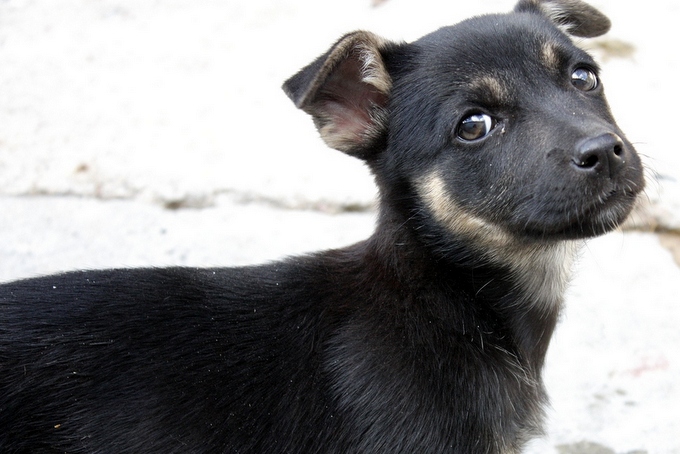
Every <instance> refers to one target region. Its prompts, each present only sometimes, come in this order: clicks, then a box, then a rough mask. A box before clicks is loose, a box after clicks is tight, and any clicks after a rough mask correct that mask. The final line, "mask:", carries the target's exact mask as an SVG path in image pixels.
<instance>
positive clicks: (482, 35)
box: [415, 13, 589, 95]
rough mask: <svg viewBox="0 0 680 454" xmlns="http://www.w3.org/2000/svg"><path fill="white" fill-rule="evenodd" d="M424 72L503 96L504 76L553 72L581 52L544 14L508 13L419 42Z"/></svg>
mask: <svg viewBox="0 0 680 454" xmlns="http://www.w3.org/2000/svg"><path fill="white" fill-rule="evenodd" d="M415 44H416V45H417V46H418V47H419V48H420V51H421V56H422V57H423V59H424V62H425V65H424V66H425V67H427V68H430V69H431V70H435V71H436V70H437V69H439V70H444V71H446V72H447V73H448V74H449V77H450V78H452V79H458V82H460V83H462V84H468V83H473V84H475V85H477V86H479V87H482V86H483V87H484V88H486V89H492V91H494V92H496V93H498V94H499V95H501V94H502V90H501V89H502V87H501V84H500V80H501V78H499V77H496V76H498V75H502V74H515V75H516V73H517V72H518V71H521V72H523V73H531V74H534V75H538V74H539V73H540V72H544V73H546V74H552V73H555V72H557V71H558V70H559V68H561V67H562V66H563V65H564V64H565V62H566V61H567V60H569V59H570V58H572V56H574V55H579V56H580V55H581V54H582V55H583V58H589V57H587V54H585V53H584V52H582V51H581V50H580V49H578V48H577V47H576V46H575V45H574V44H573V43H572V41H571V39H570V38H569V37H568V36H566V35H565V34H564V33H563V32H562V31H560V30H559V29H558V28H557V27H556V26H555V25H554V24H553V23H552V22H551V21H550V20H548V19H547V18H546V17H544V16H542V15H540V14H534V13H509V14H496V15H486V16H478V17H473V18H471V19H468V20H465V21H463V22H460V23H458V24H456V25H452V26H449V27H444V28H441V29H439V30H437V31H435V32H433V33H431V34H429V35H426V36H424V37H423V38H421V39H420V40H419V41H417V42H416V43H415Z"/></svg>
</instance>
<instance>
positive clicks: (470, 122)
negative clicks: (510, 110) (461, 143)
mask: <svg viewBox="0 0 680 454" xmlns="http://www.w3.org/2000/svg"><path fill="white" fill-rule="evenodd" d="M495 125H496V120H494V119H493V118H491V117H490V116H488V115H487V114H482V113H479V114H474V115H470V116H469V117H466V118H464V119H463V121H461V122H460V123H459V124H458V127H457V128H456V135H457V136H458V138H460V139H463V140H466V141H473V140H478V139H481V138H483V137H486V135H487V134H489V132H491V130H492V129H493V127H494V126H495Z"/></svg>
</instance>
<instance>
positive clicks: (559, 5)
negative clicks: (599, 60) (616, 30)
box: [515, 0, 611, 38]
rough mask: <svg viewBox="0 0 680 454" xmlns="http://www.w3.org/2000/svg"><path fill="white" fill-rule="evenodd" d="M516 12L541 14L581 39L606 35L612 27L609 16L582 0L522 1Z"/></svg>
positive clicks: (518, 4) (516, 7)
mask: <svg viewBox="0 0 680 454" xmlns="http://www.w3.org/2000/svg"><path fill="white" fill-rule="evenodd" d="M515 11H517V12H523V11H528V12H538V13H541V14H543V15H545V16H547V17H548V18H549V19H550V20H552V21H553V22H554V23H555V25H557V26H558V27H560V28H561V29H563V30H564V31H565V32H566V33H568V34H570V35H573V36H579V37H581V38H594V37H596V36H600V35H604V34H605V33H607V32H608V31H609V28H610V27H611V21H610V20H609V18H608V17H607V16H605V15H604V14H602V13H601V12H600V11H599V10H597V9H596V8H594V7H592V6H590V5H588V4H587V3H585V2H582V1H580V0H520V1H519V3H517V6H515Z"/></svg>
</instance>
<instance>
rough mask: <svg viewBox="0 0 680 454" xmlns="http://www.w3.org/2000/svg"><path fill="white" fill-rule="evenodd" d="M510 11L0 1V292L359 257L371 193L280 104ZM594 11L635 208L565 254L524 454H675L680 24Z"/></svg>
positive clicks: (679, 358)
mask: <svg viewBox="0 0 680 454" xmlns="http://www.w3.org/2000/svg"><path fill="white" fill-rule="evenodd" d="M513 4H514V2H512V1H510V0H489V1H486V2H454V1H444V0H418V1H414V0H388V1H387V2H383V3H382V4H381V5H380V6H379V7H374V6H373V5H372V4H371V2H370V0H348V1H345V2H335V3H328V2H314V1H312V0H283V1H282V0H276V1H275V0H264V1H259V2H246V1H232V2H224V1H221V0H201V1H194V0H171V1H164V2H155V1H153V2H152V1H147V2H139V1H137V0H118V1H114V0H101V1H96V2H95V1H91V0H59V1H49V2H48V1H42V2H40V1H31V0H23V1H19V0H4V1H3V0H0V213H2V221H0V280H9V279H14V278H19V277H26V276H33V275H37V274H45V273H51V272H56V271H61V270H68V269H74V268H100V267H109V266H144V265H171V264H179V265H199V266H201V265H206V266H208V265H232V264H245V263H257V262H262V261H266V260H272V259H276V258H279V257H282V256H285V255H290V254H295V253H299V252H305V251H312V250H317V249H322V248H327V247H334V246H340V245H344V244H348V243H351V242H353V241H356V240H359V239H362V238H364V237H366V236H367V235H368V234H370V232H371V230H372V227H373V222H374V213H373V212H372V210H371V207H372V204H373V198H374V194H375V190H374V187H373V184H372V182H371V179H370V176H369V175H368V172H367V171H366V169H365V168H364V167H363V166H362V165H361V164H360V163H359V162H358V161H357V162H355V161H354V160H352V159H351V158H347V157H345V156H343V155H342V154H341V153H339V152H335V151H332V150H329V149H327V148H326V147H325V146H324V145H323V144H322V143H321V142H320V141H319V140H318V138H317V135H316V132H315V131H314V129H313V127H312V124H311V122H310V121H309V120H308V119H307V118H306V117H305V116H304V115H303V114H302V113H300V112H297V111H296V110H295V109H294V107H293V106H292V104H291V103H290V101H289V100H288V99H286V97H285V95H283V93H282V92H281V91H280V89H279V86H280V84H281V82H282V81H283V80H285V79H286V78H287V77H288V76H290V75H291V74H293V73H294V72H295V71H296V70H297V69H298V68H300V67H301V66H303V65H304V64H306V63H308V62H309V61H311V59H312V58H314V57H315V56H316V55H318V54H320V53H322V52H323V51H325V50H326V48H327V47H328V45H330V43H332V42H333V41H334V40H335V39H336V38H337V37H338V36H340V35H341V34H343V33H344V32H346V31H350V30H354V29H358V28H367V29H371V30H373V31H375V32H377V33H379V34H382V35H384V36H386V37H389V38H392V39H395V40H412V39H415V38H417V37H418V36H420V35H422V34H424V33H426V32H429V31H431V30H433V29H435V28H437V27H439V26H442V25H447V24H450V23H454V22H456V21H458V20H460V19H463V18H465V17H468V16H469V15H471V14H478V13H484V12H498V11H507V10H509V9H511V8H512V6H513ZM594 4H596V5H597V6H598V7H600V8H601V9H602V10H603V11H605V12H606V13H607V14H608V15H609V16H610V17H611V18H612V20H613V22H614V28H613V29H612V32H611V33H610V34H609V35H608V36H607V37H606V38H605V39H599V40H596V41H594V42H584V43H583V45H584V46H586V47H589V48H590V49H592V50H593V51H594V53H595V54H596V55H597V56H598V57H599V58H600V59H601V61H602V63H603V67H604V68H603V69H604V70H603V78H604V81H605V84H606V87H607V94H608V98H609V100H610V103H611V105H612V109H613V110H614V112H615V114H616V117H617V118H618V120H619V124H620V125H621V126H622V127H623V129H624V130H625V131H626V133H627V135H628V137H629V139H631V141H633V142H634V143H635V145H636V147H637V148H638V150H639V151H640V153H641V154H642V155H643V156H644V159H645V163H646V165H647V167H648V169H649V171H648V177H649V179H648V181H649V191H648V200H649V206H648V207H647V208H646V210H645V211H640V212H638V213H637V214H636V215H635V216H634V218H633V221H634V222H635V229H637V230H635V231H634V230H631V228H630V227H629V228H628V230H626V231H625V232H618V233H614V234H611V235H608V236H605V237H603V238H599V239H596V240H593V241H591V242H590V243H589V244H588V246H587V247H586V248H585V249H584V251H583V255H582V258H581V260H580V262H579V264H578V267H577V272H576V276H575V279H574V283H573V285H572V287H571V289H570V292H569V295H568V301H567V309H566V312H565V314H564V317H563V319H562V322H561V324H560V326H559V329H558V331H557V333H556V336H555V339H554V342H553V344H552V346H551V350H550V352H549V357H548V363H547V367H546V382H547V387H548V389H549V392H550V395H551V397H552V407H553V408H552V410H551V412H550V425H549V432H548V436H547V437H546V438H545V439H543V440H538V441H537V442H536V443H534V445H533V446H532V447H531V448H529V450H528V452H530V453H536V454H538V453H548V454H551V453H559V454H570V453H587V454H598V453H607V454H611V453H617V454H623V453H628V454H630V453H649V454H652V453H654V454H657V453H658V454H666V453H680V436H679V435H678V434H680V389H679V385H680V350H679V349H678V345H680V330H678V328H677V327H678V326H679V325H680V307H679V305H678V301H679V300H680V270H679V269H678V266H677V263H676V262H674V260H673V255H672V253H671V251H673V250H675V251H676V254H677V255H680V253H678V252H677V251H678V250H680V248H678V241H677V237H676V236H675V233H677V232H680V222H679V219H680V190H678V183H677V177H678V175H680V153H677V146H676V144H675V140H674V134H673V132H674V131H673V130H672V129H673V128H674V127H675V125H674V120H673V118H674V114H675V112H674V110H673V109H674V106H677V105H680V99H678V98H679V95H678V90H676V89H675V84H676V82H675V79H674V78H675V77H676V76H677V74H678V69H679V68H678V65H679V63H680V53H679V52H678V50H677V47H676V46H675V45H674V44H673V43H676V42H678V38H679V36H678V35H680V31H678V28H677V24H678V23H680V5H678V3H677V1H675V0H673V1H671V0H651V1H648V2H645V3H644V4H640V3H639V2H617V1H614V0H600V1H597V2H594ZM669 128H670V129H671V130H670V131H668V129H669ZM651 230H656V231H664V232H665V233H664V234H663V235H662V236H660V235H658V234H656V233H652V232H651ZM674 232H675V233H674Z"/></svg>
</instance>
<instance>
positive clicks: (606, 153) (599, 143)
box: [572, 133, 626, 177]
mask: <svg viewBox="0 0 680 454" xmlns="http://www.w3.org/2000/svg"><path fill="white" fill-rule="evenodd" d="M625 154H626V153H625V146H624V144H623V140H621V138H620V137H619V136H617V135H616V134H614V133H606V134H602V135H601V136H597V137H591V138H589V139H586V140H584V141H583V142H581V143H580V144H579V145H578V146H577V148H576V151H575V153H574V157H573V158H572V161H573V163H574V165H575V166H576V168H577V169H578V170H579V171H582V172H587V173H591V174H598V175H600V174H604V175H608V176H609V177H614V176H615V175H616V174H617V173H618V172H619V170H620V169H621V168H623V166H624V164H625V163H626V159H625Z"/></svg>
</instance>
